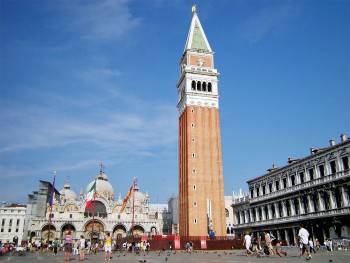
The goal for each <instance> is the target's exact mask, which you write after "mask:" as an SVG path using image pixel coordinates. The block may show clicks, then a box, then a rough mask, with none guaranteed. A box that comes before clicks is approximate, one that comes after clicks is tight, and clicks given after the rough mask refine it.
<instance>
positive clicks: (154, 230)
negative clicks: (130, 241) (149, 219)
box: [150, 226, 158, 235]
mask: <svg viewBox="0 0 350 263" xmlns="http://www.w3.org/2000/svg"><path fill="white" fill-rule="evenodd" d="M150 230H151V235H157V233H158V229H157V227H156V226H151V229H150Z"/></svg>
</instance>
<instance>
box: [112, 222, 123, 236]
mask: <svg viewBox="0 0 350 263" xmlns="http://www.w3.org/2000/svg"><path fill="white" fill-rule="evenodd" d="M125 236H126V228H125V227H124V226H123V225H117V226H115V227H114V229H113V236H112V237H113V238H114V239H121V238H123V237H125Z"/></svg>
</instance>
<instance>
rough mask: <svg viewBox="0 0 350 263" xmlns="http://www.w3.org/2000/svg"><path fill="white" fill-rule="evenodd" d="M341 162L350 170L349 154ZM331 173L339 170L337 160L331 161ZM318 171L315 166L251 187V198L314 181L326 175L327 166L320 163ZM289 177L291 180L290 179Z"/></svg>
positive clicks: (345, 168)
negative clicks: (305, 171)
mask: <svg viewBox="0 0 350 263" xmlns="http://www.w3.org/2000/svg"><path fill="white" fill-rule="evenodd" d="M341 162H342V165H343V168H344V170H345V171H346V170H349V159H348V157H347V156H345V157H342V158H341ZM329 168H330V174H335V173H336V172H337V165H336V161H331V162H329ZM317 170H318V171H317V172H318V173H316V172H315V169H314V168H310V169H308V171H307V174H305V173H304V172H303V171H302V172H299V173H298V174H297V175H295V174H294V175H291V176H289V178H286V177H285V178H283V179H281V180H276V181H274V182H269V183H268V184H267V185H262V186H260V187H256V188H255V189H254V188H251V189H250V198H253V197H258V196H260V195H265V194H267V193H272V192H274V191H279V190H281V189H284V188H288V187H292V186H294V185H298V184H303V183H305V182H307V181H312V180H314V179H317V178H322V177H324V176H326V172H325V166H324V165H323V164H322V165H319V166H318V167H317ZM288 179H289V180H288Z"/></svg>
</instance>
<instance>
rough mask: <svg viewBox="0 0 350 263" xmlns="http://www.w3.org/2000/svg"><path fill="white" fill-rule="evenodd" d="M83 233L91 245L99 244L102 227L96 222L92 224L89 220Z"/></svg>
mask: <svg viewBox="0 0 350 263" xmlns="http://www.w3.org/2000/svg"><path fill="white" fill-rule="evenodd" d="M84 232H85V236H86V238H87V239H90V240H91V244H96V243H100V239H102V238H103V236H104V235H103V233H104V225H103V224H102V223H101V222H100V221H98V220H94V222H92V220H91V221H90V222H88V223H87V224H86V226H85V228H84Z"/></svg>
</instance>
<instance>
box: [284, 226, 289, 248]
mask: <svg viewBox="0 0 350 263" xmlns="http://www.w3.org/2000/svg"><path fill="white" fill-rule="evenodd" d="M284 236H285V239H286V241H287V245H290V240H289V235H288V230H287V229H285V230H284Z"/></svg>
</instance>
